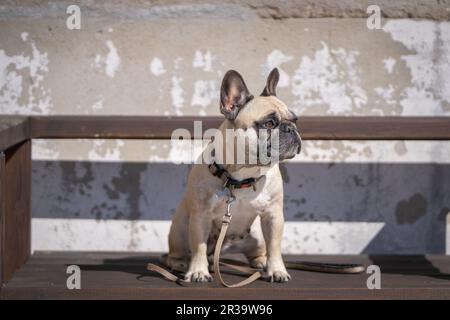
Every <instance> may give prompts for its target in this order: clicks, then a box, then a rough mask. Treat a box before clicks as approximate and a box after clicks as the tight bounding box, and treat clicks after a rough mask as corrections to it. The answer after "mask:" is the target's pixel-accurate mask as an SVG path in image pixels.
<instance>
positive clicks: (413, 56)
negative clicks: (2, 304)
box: [0, 0, 450, 253]
mask: <svg viewBox="0 0 450 320" xmlns="http://www.w3.org/2000/svg"><path fill="white" fill-rule="evenodd" d="M336 3H337V2H333V1H319V2H311V1H286V2H283V3H282V4H277V5H274V4H270V3H269V2H268V1H256V0H254V1H250V0H249V1H231V2H229V3H227V4H222V3H220V2H219V1H208V2H206V1H199V2H195V3H190V2H186V1H183V2H181V1H170V2H167V1H166V2H164V3H163V2H158V1H155V2H151V3H146V2H144V1H133V2H131V3H127V4H124V3H123V2H122V1H112V2H108V3H106V4H105V3H102V4H98V3H95V2H94V1H85V2H82V3H81V4H80V8H81V30H69V29H67V27H66V22H65V19H66V18H67V14H66V13H65V10H66V8H67V6H68V5H69V4H71V3H69V2H67V3H66V2H49V3H48V2H43V1H34V2H33V1H32V2H29V3H27V4H26V5H24V4H22V3H21V2H16V1H3V2H1V3H0V30H1V31H0V114H10V113H14V114H86V115H89V114H102V115H106V114H127V115H131V114H132V115H199V116H203V115H217V114H219V112H218V90H219V87H220V81H221V78H222V76H223V74H224V73H225V72H226V71H227V70H228V69H236V70H238V71H239V72H241V73H242V74H243V76H244V78H245V80H246V82H247V85H248V86H249V88H250V90H251V91H252V92H253V93H254V94H259V92H260V91H261V90H262V87H263V84H264V79H265V76H266V75H267V74H268V72H269V71H270V69H271V68H273V67H278V68H279V69H280V71H281V79H280V83H279V89H278V95H279V96H280V97H281V98H282V99H283V100H284V101H285V102H286V103H287V104H288V105H289V106H290V107H291V108H292V110H294V111H295V112H296V113H298V114H299V115H300V116H301V115H348V116H359V115H377V116H378V115H379V116H385V115H386V116H387V115H398V116H403V115H431V116H433V115H450V80H449V77H448V75H449V74H450V22H449V21H448V19H449V16H450V5H449V2H448V1H396V2H395V3H394V4H392V3H390V2H389V1H375V3H377V4H379V5H380V8H381V10H382V13H383V16H384V17H385V18H383V20H382V28H381V29H380V30H369V29H368V28H367V26H366V18H365V17H366V16H367V14H366V13H365V9H366V8H367V6H368V4H369V3H368V2H367V3H366V2H365V1H339V4H336ZM370 4H373V3H370ZM311 17H312V18H311ZM336 17H338V18H336ZM411 17H412V18H417V19H411ZM300 129H301V128H300ZM303 150H304V152H303V153H302V154H301V155H300V156H298V157H297V158H296V159H294V160H293V161H290V162H289V163H287V164H285V165H284V166H283V168H284V169H283V173H284V176H285V182H286V184H285V192H286V198H285V207H286V208H285V209H286V210H285V211H286V218H287V220H288V223H287V227H286V234H285V240H284V251H285V252H310V253H359V252H368V253H374V252H377V253H380V252H383V253H422V252H436V253H439V252H440V253H442V252H444V251H445V216H446V214H447V212H448V211H449V208H450V184H449V182H450V167H449V165H448V163H449V162H450V143H448V142H427V141H422V142H403V141H393V142H356V141H343V142H322V141H318V142H306V143H305V147H304V148H303ZM33 157H34V159H35V161H34V164H33V173H34V177H33V216H34V219H33V247H34V248H35V249H55V250H57V249H73V250H77V249H84V250H88V249H91V250H166V240H165V236H166V233H167V230H168V220H170V217H171V214H172V213H173V211H174V209H175V207H176V203H177V201H178V200H179V199H180V198H181V196H182V192H183V187H184V183H185V178H186V173H187V170H188V165H176V164H174V162H176V161H177V160H179V159H180V158H185V159H187V150H186V148H182V147H180V146H178V145H175V144H173V143H171V142H170V141H125V140H112V141H104V140H93V141H87V140H64V141H51V140H36V141H35V142H34V144H33ZM105 237H107V238H108V241H104V238H105Z"/></svg>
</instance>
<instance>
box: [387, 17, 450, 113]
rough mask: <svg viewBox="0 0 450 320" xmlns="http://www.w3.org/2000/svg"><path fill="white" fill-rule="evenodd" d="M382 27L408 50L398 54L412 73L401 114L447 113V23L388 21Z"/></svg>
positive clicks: (449, 68)
mask: <svg viewBox="0 0 450 320" xmlns="http://www.w3.org/2000/svg"><path fill="white" fill-rule="evenodd" d="M383 30H384V31H385V32H388V33H389V34H390V35H391V36H392V39H393V40H394V41H398V42H400V43H401V44H403V45H404V46H405V47H406V48H407V49H408V50H409V51H410V53H409V54H406V55H402V56H401V60H402V61H404V62H405V63H406V66H407V67H408V69H409V72H410V73H411V85H410V86H407V87H406V88H404V90H403V91H402V93H401V96H402V99H401V100H400V104H401V105H402V107H403V111H402V114H403V115H419V114H423V115H435V114H441V115H442V114H449V113H450V108H448V106H449V104H450V81H449V80H448V75H449V74H450V59H449V56H450V35H449V34H450V23H449V22H433V21H414V20H406V19H405V20H403V19H401V20H389V21H388V22H387V23H386V24H385V25H384V27H383ZM436 54H438V55H437V57H436Z"/></svg>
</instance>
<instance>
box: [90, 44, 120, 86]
mask: <svg viewBox="0 0 450 320" xmlns="http://www.w3.org/2000/svg"><path fill="white" fill-rule="evenodd" d="M106 46H107V47H108V50H109V51H108V54H107V55H106V57H103V56H102V55H100V54H97V55H96V56H95V66H96V67H97V68H102V67H103V66H104V68H105V73H106V75H107V76H108V77H110V78H114V75H115V74H116V71H117V69H118V68H119V66H120V57H119V54H118V53H117V49H116V47H115V46H114V43H113V42H112V40H107V41H106Z"/></svg>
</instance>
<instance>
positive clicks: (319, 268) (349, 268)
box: [147, 195, 365, 288]
mask: <svg viewBox="0 0 450 320" xmlns="http://www.w3.org/2000/svg"><path fill="white" fill-rule="evenodd" d="M234 200H235V197H234V196H233V195H231V196H230V197H229V198H228V200H227V212H226V213H225V215H224V216H223V217H222V227H221V229H220V234H219V238H218V239H217V242H216V246H215V249H214V261H213V265H214V267H213V270H214V273H215V274H216V275H217V277H215V281H217V280H218V281H219V282H220V283H221V284H222V285H223V286H224V287H227V288H237V287H243V286H246V285H248V284H250V283H252V282H253V281H255V280H257V279H259V278H261V277H262V276H263V274H262V270H258V269H255V268H251V267H248V266H243V265H239V262H236V261H233V260H226V261H227V262H221V261H220V253H221V251H222V245H223V241H224V240H225V236H226V234H227V230H228V227H229V225H230V223H231V218H232V215H231V204H232V203H233V201H234ZM285 265H286V268H288V269H297V270H304V271H315V272H326V273H339V274H355V273H361V272H364V270H365V268H364V266H362V265H359V264H329V263H315V262H286V263H285ZM220 266H224V267H228V268H231V269H233V270H236V271H239V272H241V273H243V274H246V275H250V276H249V277H248V278H246V279H245V280H242V281H240V282H238V283H235V284H228V283H226V282H225V281H224V280H223V278H222V274H221V273H220ZM147 270H150V271H154V272H157V273H159V274H160V275H162V276H163V277H164V278H166V279H167V280H169V281H173V282H176V283H178V284H180V285H182V286H186V287H190V286H198V284H197V283H193V282H190V281H188V280H184V279H182V278H179V277H177V276H176V275H174V274H172V273H170V272H169V271H167V270H166V269H164V268H162V267H160V266H157V265H155V264H153V263H149V264H148V265H147Z"/></svg>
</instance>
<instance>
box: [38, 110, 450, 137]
mask: <svg viewBox="0 0 450 320" xmlns="http://www.w3.org/2000/svg"><path fill="white" fill-rule="evenodd" d="M195 120H201V121H202V129H203V131H204V130H207V129H210V128H217V127H219V125H220V123H221V122H222V121H223V120H222V117H203V118H202V117H191V116H189V117H149V116H49V117H41V116H34V117H32V118H31V136H32V138H106V139H109V138H120V139H169V138H170V137H171V135H172V132H173V131H174V130H175V129H179V128H183V129H187V130H188V131H189V132H190V135H191V137H194V129H193V128H194V121H195ZM298 126H299V128H300V132H301V135H302V138H303V139H305V140H450V117H301V118H300V119H299V120H298ZM196 137H197V138H198V135H197V136H196Z"/></svg>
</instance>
